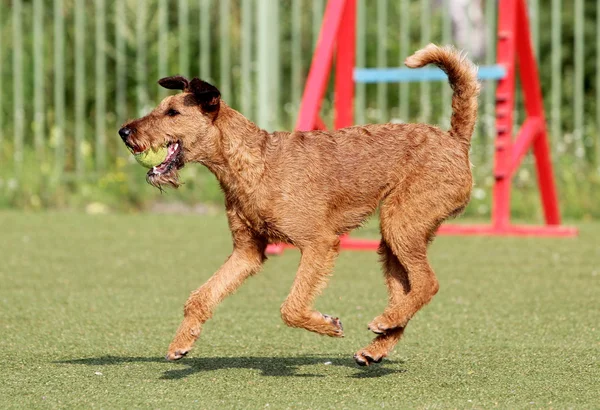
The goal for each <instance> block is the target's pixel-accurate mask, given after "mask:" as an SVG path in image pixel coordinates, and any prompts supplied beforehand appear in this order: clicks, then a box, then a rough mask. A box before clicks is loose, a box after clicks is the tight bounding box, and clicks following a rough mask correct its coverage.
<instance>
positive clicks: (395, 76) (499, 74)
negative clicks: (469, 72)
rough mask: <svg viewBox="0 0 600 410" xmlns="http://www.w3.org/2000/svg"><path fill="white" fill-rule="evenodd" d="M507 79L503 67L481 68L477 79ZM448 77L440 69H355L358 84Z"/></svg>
mask: <svg viewBox="0 0 600 410" xmlns="http://www.w3.org/2000/svg"><path fill="white" fill-rule="evenodd" d="M504 77H506V68H504V66H501V65H498V64H496V65H488V66H480V67H479V71H478V73H477V78H479V79H480V80H500V79H502V78H504ZM447 79H448V77H447V76H446V73H444V72H443V71H442V70H440V69H439V68H416V69H415V68H355V69H354V81H355V82H357V83H410V82H416V81H444V80H447Z"/></svg>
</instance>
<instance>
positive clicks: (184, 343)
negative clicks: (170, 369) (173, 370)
mask: <svg viewBox="0 0 600 410" xmlns="http://www.w3.org/2000/svg"><path fill="white" fill-rule="evenodd" d="M200 331H201V327H200V326H199V325H197V324H192V325H190V323H189V322H188V321H187V320H185V319H184V321H183V322H182V323H181V326H179V329H177V333H176V334H175V338H174V339H173V341H172V342H171V344H170V345H169V351H168V353H167V356H166V359H167V360H169V361H175V360H179V359H181V358H182V357H184V356H185V355H187V354H188V353H189V352H190V350H192V347H193V346H194V343H195V342H196V340H197V339H198V336H200Z"/></svg>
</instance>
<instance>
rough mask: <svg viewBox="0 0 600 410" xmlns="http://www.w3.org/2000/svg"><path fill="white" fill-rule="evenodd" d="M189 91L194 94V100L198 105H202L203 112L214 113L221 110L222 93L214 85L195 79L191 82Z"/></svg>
mask: <svg viewBox="0 0 600 410" xmlns="http://www.w3.org/2000/svg"><path fill="white" fill-rule="evenodd" d="M189 91H190V92H191V93H192V94H194V98H195V99H196V101H197V102H198V104H200V107H202V110H204V111H206V112H213V111H216V110H217V109H218V108H219V101H220V100H221V92H220V91H219V90H218V89H217V87H215V86H214V85H211V84H209V83H207V82H206V81H202V80H200V79H199V78H194V79H193V80H192V81H191V82H190V89H189Z"/></svg>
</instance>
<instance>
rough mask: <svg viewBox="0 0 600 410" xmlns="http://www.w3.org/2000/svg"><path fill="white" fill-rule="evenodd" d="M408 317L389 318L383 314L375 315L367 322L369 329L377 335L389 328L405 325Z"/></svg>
mask: <svg viewBox="0 0 600 410" xmlns="http://www.w3.org/2000/svg"><path fill="white" fill-rule="evenodd" d="M407 323H408V319H399V320H398V319H397V320H391V318H390V317H388V316H387V315H385V314H383V315H381V316H377V317H376V318H375V319H373V320H372V321H371V323H369V326H368V327H369V330H370V331H371V332H373V333H376V334H378V335H381V334H385V333H386V332H388V331H389V330H392V329H398V328H403V327H406V324H407Z"/></svg>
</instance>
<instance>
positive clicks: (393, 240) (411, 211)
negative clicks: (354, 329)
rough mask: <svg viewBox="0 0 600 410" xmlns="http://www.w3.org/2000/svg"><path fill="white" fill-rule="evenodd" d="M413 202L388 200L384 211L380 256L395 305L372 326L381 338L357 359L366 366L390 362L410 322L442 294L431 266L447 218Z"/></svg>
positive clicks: (438, 209)
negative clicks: (432, 246)
mask: <svg viewBox="0 0 600 410" xmlns="http://www.w3.org/2000/svg"><path fill="white" fill-rule="evenodd" d="M409 198H410V196H407V198H404V199H403V200H400V199H399V198H387V199H386V200H385V201H384V203H383V204H382V207H381V218H380V219H381V233H382V237H383V238H382V241H381V245H380V248H379V253H380V255H381V258H382V262H383V269H384V274H385V281H386V284H387V287H388V294H389V299H388V306H387V307H386V309H385V311H384V312H383V314H382V315H380V316H378V317H376V318H375V319H373V320H372V321H371V323H370V324H369V329H371V330H372V331H373V332H375V333H378V334H380V336H378V337H377V338H376V339H375V340H374V341H373V342H372V343H371V344H370V345H369V346H368V347H366V348H365V349H362V350H360V351H359V352H357V353H356V355H355V360H356V362H357V363H358V364H361V365H368V364H369V363H372V362H379V361H380V360H381V359H382V358H383V357H385V356H387V354H388V353H389V351H390V350H391V349H392V348H393V347H394V345H395V344H396V342H397V341H398V340H399V339H400V337H401V336H402V333H403V331H404V328H405V327H406V325H407V324H408V321H409V320H410V319H411V318H412V317H413V316H414V314H415V313H417V311H419V309H421V308H422V307H423V306H424V305H425V304H426V303H428V302H429V301H430V300H431V298H433V296H434V295H435V294H436V293H437V291H438V281H437V279H436V277H435V273H434V272H433V270H432V269H431V266H430V265H429V262H428V261H427V245H428V243H429V240H430V239H431V237H432V236H433V234H434V233H435V230H436V229H437V227H438V225H439V223H440V222H441V221H442V220H443V219H444V217H445V215H447V213H446V212H445V211H444V210H443V209H442V207H436V206H425V205H428V204H411V203H409V201H410V199H409Z"/></svg>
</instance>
